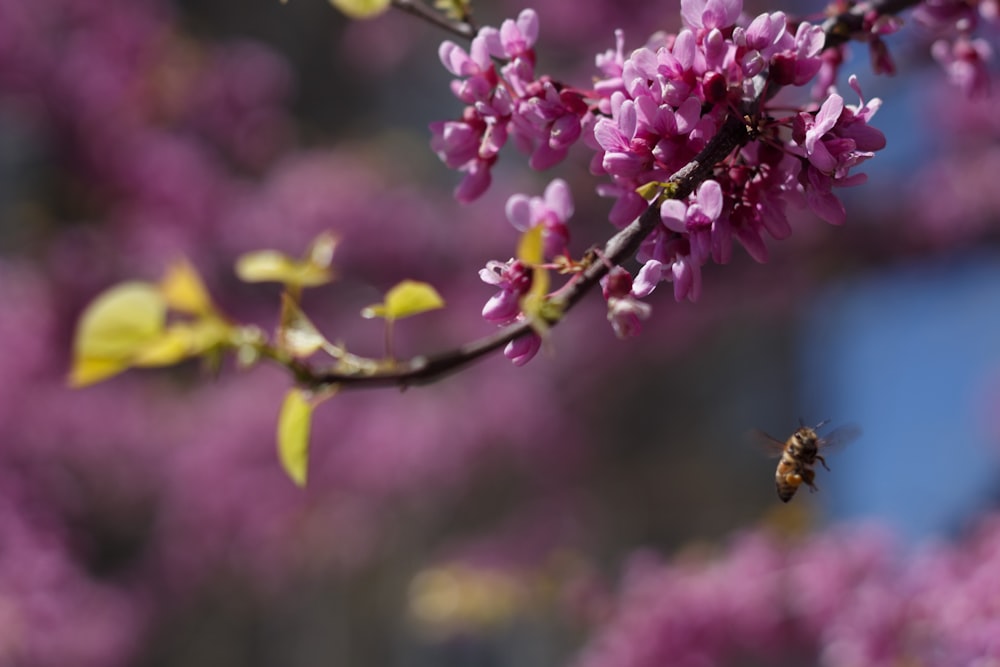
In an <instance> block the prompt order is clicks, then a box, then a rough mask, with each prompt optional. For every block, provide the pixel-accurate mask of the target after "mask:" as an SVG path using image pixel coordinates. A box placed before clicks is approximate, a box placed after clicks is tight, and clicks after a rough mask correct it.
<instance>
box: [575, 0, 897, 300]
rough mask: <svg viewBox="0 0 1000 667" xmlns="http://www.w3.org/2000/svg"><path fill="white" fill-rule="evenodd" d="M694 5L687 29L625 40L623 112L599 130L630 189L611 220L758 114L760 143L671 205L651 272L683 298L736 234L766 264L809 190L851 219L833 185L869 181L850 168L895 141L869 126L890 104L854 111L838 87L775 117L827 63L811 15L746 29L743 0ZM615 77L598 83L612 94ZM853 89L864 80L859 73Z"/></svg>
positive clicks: (627, 214) (826, 213)
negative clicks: (790, 89) (734, 125)
mask: <svg viewBox="0 0 1000 667" xmlns="http://www.w3.org/2000/svg"><path fill="white" fill-rule="evenodd" d="M681 6H682V15H683V17H684V20H685V23H686V24H687V26H688V27H687V28H685V29H684V30H682V31H681V32H680V33H678V34H677V35H676V36H670V37H667V38H665V39H664V40H662V41H661V43H659V44H654V45H649V46H646V47H644V48H641V49H637V50H636V51H633V52H632V54H631V55H629V56H628V57H627V58H625V57H624V56H623V54H621V53H620V50H619V56H620V57H621V64H620V74H619V75H618V76H615V77H613V78H611V79H610V82H613V83H614V84H615V87H616V89H615V90H614V91H613V92H612V93H611V95H610V108H609V112H610V117H604V118H601V119H600V120H598V121H597V123H596V125H595V128H594V139H595V141H596V144H597V152H596V154H595V157H594V160H593V162H592V170H593V171H594V172H595V173H604V174H607V175H609V176H610V177H611V178H612V181H613V184H614V185H613V186H612V187H611V188H605V192H606V193H608V194H612V195H613V196H616V197H617V201H616V203H615V207H614V209H613V210H612V213H611V220H612V222H613V223H615V224H616V225H619V226H620V225H624V224H626V223H628V222H630V221H631V220H632V219H633V218H635V217H636V216H637V215H638V214H639V213H641V212H642V210H643V209H644V208H645V207H646V206H647V202H646V201H645V199H643V198H642V197H640V196H639V194H638V193H637V190H638V188H640V187H641V186H642V185H643V184H645V183H649V182H651V181H666V180H667V179H669V178H670V176H671V175H672V174H674V173H675V172H677V171H678V170H679V169H680V168H682V167H683V166H684V165H685V164H687V163H688V162H689V161H690V160H691V159H692V158H694V157H695V156H696V155H697V154H698V152H699V151H701V150H702V149H703V148H704V147H705V146H706V144H707V143H708V141H709V140H710V139H711V138H712V137H713V136H714V135H715V134H716V133H717V132H718V130H719V128H720V127H721V125H722V123H723V122H724V120H725V119H726V118H727V117H728V116H729V115H731V114H733V113H743V114H746V115H747V116H748V118H747V122H749V123H756V127H755V131H756V132H758V133H759V136H758V140H757V141H756V142H754V143H752V144H750V145H748V146H747V147H745V148H744V149H742V150H741V151H739V152H738V153H737V154H734V155H732V156H731V157H730V158H729V159H728V160H727V161H725V162H724V163H722V164H719V165H716V167H715V169H714V171H713V174H712V179H711V180H707V181H705V182H704V183H702V185H701V186H700V187H699V188H698V190H697V192H696V193H695V194H694V195H692V196H691V197H689V198H688V199H687V200H686V201H678V200H669V199H668V200H667V201H665V202H663V204H662V205H661V211H660V213H661V217H662V220H663V225H662V227H660V228H658V229H657V230H656V231H655V232H654V233H653V234H652V235H651V236H650V237H649V238H647V240H646V241H645V243H644V245H643V249H642V252H641V255H640V258H641V259H643V260H644V261H645V262H646V269H647V271H648V272H650V273H652V274H654V275H655V274H656V273H657V272H658V273H659V275H661V276H662V277H663V278H664V279H666V280H670V281H672V282H673V284H674V296H675V297H676V298H677V299H678V300H681V299H684V298H687V299H690V300H696V299H697V298H698V296H699V293H700V285H701V277H700V267H701V266H702V265H704V264H705V263H706V262H707V261H708V260H709V259H713V260H714V261H715V262H717V263H725V262H728V261H729V259H730V257H731V252H732V250H731V244H732V239H733V238H735V239H737V240H738V241H739V242H740V243H741V244H742V245H743V246H744V248H746V250H747V251H748V252H749V253H750V255H751V256H753V257H754V258H755V259H757V260H758V261H765V260H766V259H767V248H766V246H765V243H764V239H763V235H764V232H767V233H768V234H769V235H770V236H772V237H774V238H776V239H783V238H786V237H788V236H789V235H790V234H791V228H790V225H789V222H788V218H787V216H786V214H785V207H786V203H787V202H796V201H802V200H804V201H805V202H806V203H808V205H809V206H810V207H811V208H812V210H813V211H814V212H815V213H816V214H818V215H819V216H820V217H822V218H824V219H825V220H827V221H829V222H831V223H834V224H840V223H842V222H843V220H844V216H845V213H844V209H843V205H842V204H841V203H840V201H839V200H838V199H837V198H836V196H834V195H833V194H832V192H831V190H832V188H833V187H840V186H846V185H853V184H855V183H858V182H861V181H862V179H863V176H861V175H849V173H848V172H849V171H850V170H851V169H852V168H854V167H855V166H857V165H858V164H859V163H860V162H862V161H864V160H865V159H867V158H869V157H871V156H872V155H873V154H874V151H876V150H879V149H881V148H882V147H884V145H885V139H884V137H883V136H882V134H881V133H880V132H879V131H878V130H876V129H874V128H872V127H871V126H870V125H869V124H868V122H869V120H870V119H871V117H872V115H874V113H875V111H876V110H877V108H878V101H877V100H873V101H871V102H870V103H868V104H867V105H862V106H859V107H857V108H852V107H846V106H845V105H844V100H843V98H842V97H840V95H838V94H836V93H831V94H829V96H828V97H827V99H826V101H825V102H824V103H823V106H821V107H820V109H819V110H818V111H816V110H815V109H814V108H812V107H810V108H807V109H804V110H802V111H800V112H799V113H797V114H795V115H793V116H791V117H784V118H772V116H771V109H770V107H769V98H770V96H771V91H772V90H775V91H776V90H777V89H778V88H781V87H785V86H804V85H806V84H807V83H810V82H811V81H812V80H813V77H815V76H816V75H817V74H818V73H819V72H820V70H821V68H822V66H823V64H824V63H823V60H822V58H821V52H822V48H823V44H824V35H823V32H822V30H821V29H820V28H819V27H818V26H813V25H810V24H808V23H800V24H799V25H798V27H797V28H796V29H795V31H794V32H792V31H791V27H790V26H789V24H788V21H787V19H786V17H785V15H784V14H782V13H781V12H775V13H773V14H761V15H760V16H758V17H757V18H755V19H753V21H751V22H750V23H749V24H748V25H746V26H745V27H744V26H740V25H734V22H735V21H736V20H737V19H738V18H739V16H740V10H741V8H742V3H741V2H739V1H738V0H737V1H728V2H699V1H695V0H691V1H690V2H684V3H682V5H681ZM606 66H607V65H606ZM607 83H608V82H606V83H605V85H604V86H599V89H601V90H603V91H607V90H608V89H609V86H608V85H607ZM852 87H854V88H855V90H858V89H857V84H856V83H855V82H854V81H853V80H852Z"/></svg>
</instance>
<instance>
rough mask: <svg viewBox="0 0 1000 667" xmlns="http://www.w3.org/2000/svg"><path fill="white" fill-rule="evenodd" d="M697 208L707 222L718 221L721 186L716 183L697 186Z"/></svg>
mask: <svg viewBox="0 0 1000 667" xmlns="http://www.w3.org/2000/svg"><path fill="white" fill-rule="evenodd" d="M698 206H699V207H701V212H702V213H703V214H704V215H705V216H706V217H707V218H708V219H709V220H712V221H715V220H717V219H718V217H719V214H720V213H722V186H720V185H719V183H718V182H717V181H712V180H709V181H705V182H704V183H702V184H701V185H700V186H698Z"/></svg>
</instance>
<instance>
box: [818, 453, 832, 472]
mask: <svg viewBox="0 0 1000 667" xmlns="http://www.w3.org/2000/svg"><path fill="white" fill-rule="evenodd" d="M816 460H817V461H819V462H820V463H822V464H823V467H824V468H826V469H827V470H829V469H830V466H828V465H827V464H826V459H824V458H823V457H822V456H821V455H819V454H817V455H816Z"/></svg>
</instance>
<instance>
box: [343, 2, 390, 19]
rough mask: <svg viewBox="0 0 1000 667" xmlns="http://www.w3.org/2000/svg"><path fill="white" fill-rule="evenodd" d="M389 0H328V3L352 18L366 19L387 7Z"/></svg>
mask: <svg viewBox="0 0 1000 667" xmlns="http://www.w3.org/2000/svg"><path fill="white" fill-rule="evenodd" d="M389 2H390V0H330V4H331V5H333V6H334V7H336V8H337V9H339V10H340V11H342V12H344V13H345V14H347V15H348V16H350V17H351V18H352V19H367V18H372V17H374V16H377V15H378V14H381V13H382V12H384V11H385V10H386V9H388V8H389Z"/></svg>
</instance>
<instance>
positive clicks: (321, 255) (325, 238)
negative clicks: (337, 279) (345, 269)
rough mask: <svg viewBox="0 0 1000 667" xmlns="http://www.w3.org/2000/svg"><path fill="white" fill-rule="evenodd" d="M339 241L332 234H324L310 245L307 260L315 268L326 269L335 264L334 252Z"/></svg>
mask: <svg viewBox="0 0 1000 667" xmlns="http://www.w3.org/2000/svg"><path fill="white" fill-rule="evenodd" d="M339 241H340V240H339V239H338V238H337V237H336V236H335V235H334V234H331V233H330V232H322V233H321V234H319V236H317V237H316V238H314V239H313V241H312V243H310V244H309V250H307V251H306V259H307V260H308V261H309V262H310V263H311V264H313V265H314V266H318V267H323V268H326V267H328V266H330V264H332V263H333V251H334V250H336V249H337V243H339Z"/></svg>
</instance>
